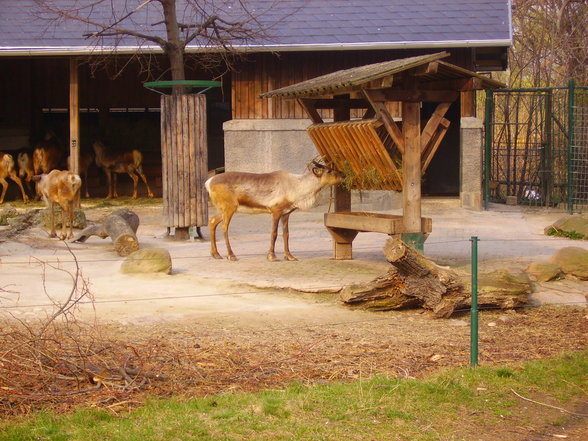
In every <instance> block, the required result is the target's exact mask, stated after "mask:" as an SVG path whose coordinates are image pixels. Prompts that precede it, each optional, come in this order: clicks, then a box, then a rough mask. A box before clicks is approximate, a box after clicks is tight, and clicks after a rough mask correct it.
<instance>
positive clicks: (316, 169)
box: [312, 167, 325, 178]
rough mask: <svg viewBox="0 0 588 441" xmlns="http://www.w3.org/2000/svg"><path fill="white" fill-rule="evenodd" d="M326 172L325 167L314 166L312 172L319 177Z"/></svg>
mask: <svg viewBox="0 0 588 441" xmlns="http://www.w3.org/2000/svg"><path fill="white" fill-rule="evenodd" d="M324 172H325V169H324V168H323V167H313V168H312V173H313V174H314V175H315V176H316V177H317V178H320V177H321V176H322V175H323V173H324Z"/></svg>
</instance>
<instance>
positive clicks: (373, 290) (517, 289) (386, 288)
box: [340, 237, 530, 318]
mask: <svg viewBox="0 0 588 441" xmlns="http://www.w3.org/2000/svg"><path fill="white" fill-rule="evenodd" d="M384 255H385V257H386V260H387V261H388V262H390V264H391V265H392V268H390V270H389V271H388V272H387V273H386V274H384V275H382V276H380V277H378V278H376V279H374V280H372V281H371V282H368V283H366V284H361V285H352V286H348V287H345V288H344V289H343V290H342V291H341V293H340V297H341V299H342V300H343V302H345V303H346V304H348V305H354V306H361V307H363V308H366V309H372V310H380V311H382V310H391V309H401V308H411V307H423V308H425V309H427V310H430V311H431V312H432V313H433V315H434V316H435V317H438V318H447V317H450V316H451V315H452V314H453V312H454V311H455V310H456V309H459V308H463V307H466V308H469V307H470V305H471V301H470V299H471V288H470V275H469V274H459V273H457V272H455V271H452V270H450V269H448V268H444V267H441V266H439V265H437V264H435V263H434V262H432V261H430V260H428V259H427V258H426V257H425V256H423V255H422V254H420V253H418V252H417V251H415V250H414V249H412V248H410V247H408V246H406V245H405V244H404V243H403V242H402V241H401V240H400V239H399V238H397V237H392V238H391V239H388V240H387V241H386V245H385V246H384ZM495 279H496V277H492V275H486V276H482V278H481V280H482V281H484V283H483V284H479V294H480V295H479V300H480V305H485V306H497V307H500V308H513V307H516V306H520V305H522V304H524V303H525V302H526V296H527V294H528V292H530V283H525V282H524V281H521V280H520V279H518V278H516V277H514V276H513V277H512V278H508V277H504V276H503V275H500V283H496V280H495ZM511 282H512V283H511ZM498 286H500V289H498ZM497 291H500V292H499V293H497Z"/></svg>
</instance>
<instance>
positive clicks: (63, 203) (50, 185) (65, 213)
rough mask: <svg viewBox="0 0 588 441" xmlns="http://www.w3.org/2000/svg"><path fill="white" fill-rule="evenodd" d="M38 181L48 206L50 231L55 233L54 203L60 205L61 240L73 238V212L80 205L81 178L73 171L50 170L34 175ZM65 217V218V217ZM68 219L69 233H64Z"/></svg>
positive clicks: (51, 235) (53, 235)
mask: <svg viewBox="0 0 588 441" xmlns="http://www.w3.org/2000/svg"><path fill="white" fill-rule="evenodd" d="M33 179H34V180H35V181H36V182H38V187H37V188H38V189H39V192H40V193H41V196H42V197H43V200H44V201H45V204H46V205H47V208H49V210H50V213H49V216H50V219H51V233H50V234H49V237H56V236H57V235H56V234H55V210H54V208H55V204H59V206H60V207H61V235H60V236H59V238H60V239H61V240H65V239H71V238H73V213H74V210H75V209H76V208H77V207H79V205H80V188H81V187H82V179H81V178H80V177H79V176H78V175H76V174H75V173H73V172H70V171H67V170H52V171H51V172H50V173H49V174H42V175H36V176H35V177H34V178H33ZM66 218H67V219H66ZM67 221H69V234H67V233H66V230H67V228H66V225H67V223H68V222H67Z"/></svg>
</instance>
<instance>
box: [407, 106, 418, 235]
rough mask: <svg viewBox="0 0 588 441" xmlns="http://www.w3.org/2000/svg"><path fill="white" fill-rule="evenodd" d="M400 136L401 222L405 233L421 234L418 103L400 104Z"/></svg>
mask: <svg viewBox="0 0 588 441" xmlns="http://www.w3.org/2000/svg"><path fill="white" fill-rule="evenodd" d="M402 135H403V138H404V154H403V155H402V172H403V181H404V182H403V190H402V204H403V220H404V231H405V232H406V233H420V232H421V106H420V103H409V102H404V103H402Z"/></svg>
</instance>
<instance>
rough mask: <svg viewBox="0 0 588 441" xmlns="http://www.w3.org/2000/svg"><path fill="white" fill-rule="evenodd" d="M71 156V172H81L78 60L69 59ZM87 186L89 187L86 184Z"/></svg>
mask: <svg viewBox="0 0 588 441" xmlns="http://www.w3.org/2000/svg"><path fill="white" fill-rule="evenodd" d="M69 156H70V161H69V163H70V166H69V167H70V171H72V172H74V173H75V174H79V172H80V106H79V79H78V60H77V58H75V57H72V58H70V59H69ZM85 185H88V183H87V182H86V183H85Z"/></svg>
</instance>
